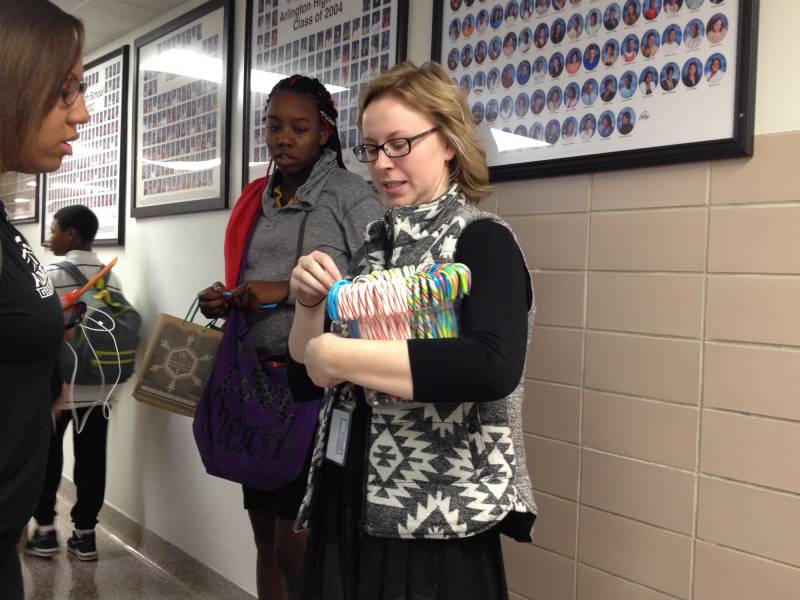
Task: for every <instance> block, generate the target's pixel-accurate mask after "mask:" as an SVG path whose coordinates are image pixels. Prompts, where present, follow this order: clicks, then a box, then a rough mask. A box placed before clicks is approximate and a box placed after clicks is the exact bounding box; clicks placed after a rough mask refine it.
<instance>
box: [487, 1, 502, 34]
mask: <svg viewBox="0 0 800 600" xmlns="http://www.w3.org/2000/svg"><path fill="white" fill-rule="evenodd" d="M502 24H503V7H502V6H500V5H499V4H498V5H496V6H495V7H494V8H492V12H491V13H490V16H489V25H491V26H492V29H497V28H498V27H500V25H502Z"/></svg>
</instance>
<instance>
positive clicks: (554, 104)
mask: <svg viewBox="0 0 800 600" xmlns="http://www.w3.org/2000/svg"><path fill="white" fill-rule="evenodd" d="M562 97H563V93H562V91H561V88H560V87H558V86H557V85H554V86H553V87H551V88H550V91H548V92H547V110H549V111H550V112H556V111H557V110H558V109H559V108H561V98H562Z"/></svg>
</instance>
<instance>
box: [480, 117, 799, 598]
mask: <svg viewBox="0 0 800 600" xmlns="http://www.w3.org/2000/svg"><path fill="white" fill-rule="evenodd" d="M486 204H487V208H489V209H491V210H495V211H497V212H498V213H499V214H500V215H502V216H503V217H504V218H506V219H507V220H508V222H509V223H510V224H511V225H512V226H513V228H514V230H515V231H516V233H517V235H518V236H519V238H520V242H521V244H522V247H523V250H524V252H525V255H526V258H527V260H528V263H529V265H530V266H531V268H532V272H533V277H534V285H535V290H536V298H537V305H538V309H539V312H538V318H537V324H536V328H535V331H534V336H533V342H532V347H531V349H530V352H529V358H528V367H527V371H526V377H527V395H526V406H525V415H524V416H525V433H526V444H527V449H528V452H529V453H530V457H529V462H530V469H531V473H532V476H533V481H534V487H535V488H536V491H537V498H538V502H539V506H540V520H539V523H538V525H537V530H536V536H535V537H536V539H535V542H534V545H533V546H524V545H520V544H515V543H505V542H504V549H505V553H506V563H507V573H508V582H509V588H510V590H511V592H512V594H511V597H512V599H513V600H668V599H670V598H682V599H687V600H689V599H692V600H762V599H764V600H766V599H769V600H790V599H791V600H796V599H797V598H800V460H799V459H800V132H795V133H786V134H777V135H766V136H760V137H757V138H756V145H755V155H754V157H753V158H752V159H746V160H745V159H735V160H725V161H718V162H717V161H715V162H711V163H709V162H700V163H694V164H690V165H678V166H668V167H655V168H647V169H637V170H628V171H613V172H607V173H602V174H595V175H580V176H573V177H562V178H552V179H542V180H534V181H524V182H514V183H505V184H500V185H498V187H497V189H496V193H495V195H493V196H492V198H490V200H489V201H487V203H486Z"/></svg>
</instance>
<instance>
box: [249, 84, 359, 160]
mask: <svg viewBox="0 0 800 600" xmlns="http://www.w3.org/2000/svg"><path fill="white" fill-rule="evenodd" d="M280 92H294V93H295V94H299V95H300V96H305V97H306V98H308V99H309V100H311V101H312V102H313V103H314V105H315V106H316V107H317V110H318V111H319V116H320V127H321V128H322V130H323V131H327V132H328V141H327V142H325V148H330V149H331V150H333V151H334V152H335V153H336V162H337V163H339V166H340V167H342V168H343V169H344V168H346V167H345V166H344V158H342V144H341V142H340V141H339V130H338V129H337V128H336V117H338V115H339V112H338V111H337V110H336V107H335V106H334V105H333V98H331V95H330V92H328V90H327V89H325V86H324V85H323V84H322V82H320V80H319V79H317V78H311V77H306V76H305V75H292V76H290V77H286V78H285V79H281V80H280V81H279V82H278V83H276V84H275V87H273V88H272V91H271V92H270V94H269V96H268V97H267V104H266V106H265V107H264V109H265V110H266V109H267V108H269V103H270V101H271V100H272V97H273V96H274V95H275V94H278V93H280Z"/></svg>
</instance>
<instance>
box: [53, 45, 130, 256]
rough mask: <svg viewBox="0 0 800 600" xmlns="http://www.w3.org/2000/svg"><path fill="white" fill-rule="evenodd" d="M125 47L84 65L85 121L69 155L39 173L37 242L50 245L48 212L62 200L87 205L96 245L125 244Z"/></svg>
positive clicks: (66, 203)
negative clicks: (92, 218)
mask: <svg viewBox="0 0 800 600" xmlns="http://www.w3.org/2000/svg"><path fill="white" fill-rule="evenodd" d="M129 54H130V52H129V47H128V45H127V44H126V45H124V46H122V47H120V48H118V49H117V50H114V51H113V52H109V53H108V54H105V55H103V56H101V57H99V58H97V59H96V60H93V61H91V62H90V63H87V64H86V65H85V67H84V75H83V80H84V81H85V82H86V83H87V84H88V85H87V88H86V93H85V94H84V96H83V98H84V102H85V103H86V108H87V110H88V111H89V114H90V115H91V117H90V119H89V122H88V123H84V124H81V125H79V126H78V127H77V132H78V135H79V137H78V140H77V141H75V142H74V143H73V144H72V155H70V156H66V157H64V160H63V161H62V163H61V167H60V168H59V169H58V170H57V171H54V172H53V173H47V174H45V175H43V176H42V177H43V180H44V185H43V186H42V187H43V188H44V189H43V194H42V196H43V200H42V221H41V223H42V226H41V243H42V245H43V246H48V245H49V242H48V240H49V237H50V225H51V223H52V222H53V215H55V213H56V212H58V211H59V210H61V209H62V208H65V207H67V206H72V205H75V204H82V205H84V206H88V207H89V208H91V209H92V211H93V212H94V214H95V215H97V220H98V221H99V227H98V229H97V235H96V236H95V239H94V245H96V246H123V245H124V244H125V196H126V190H127V187H126V168H127V164H128V162H127V149H128V69H129Z"/></svg>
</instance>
